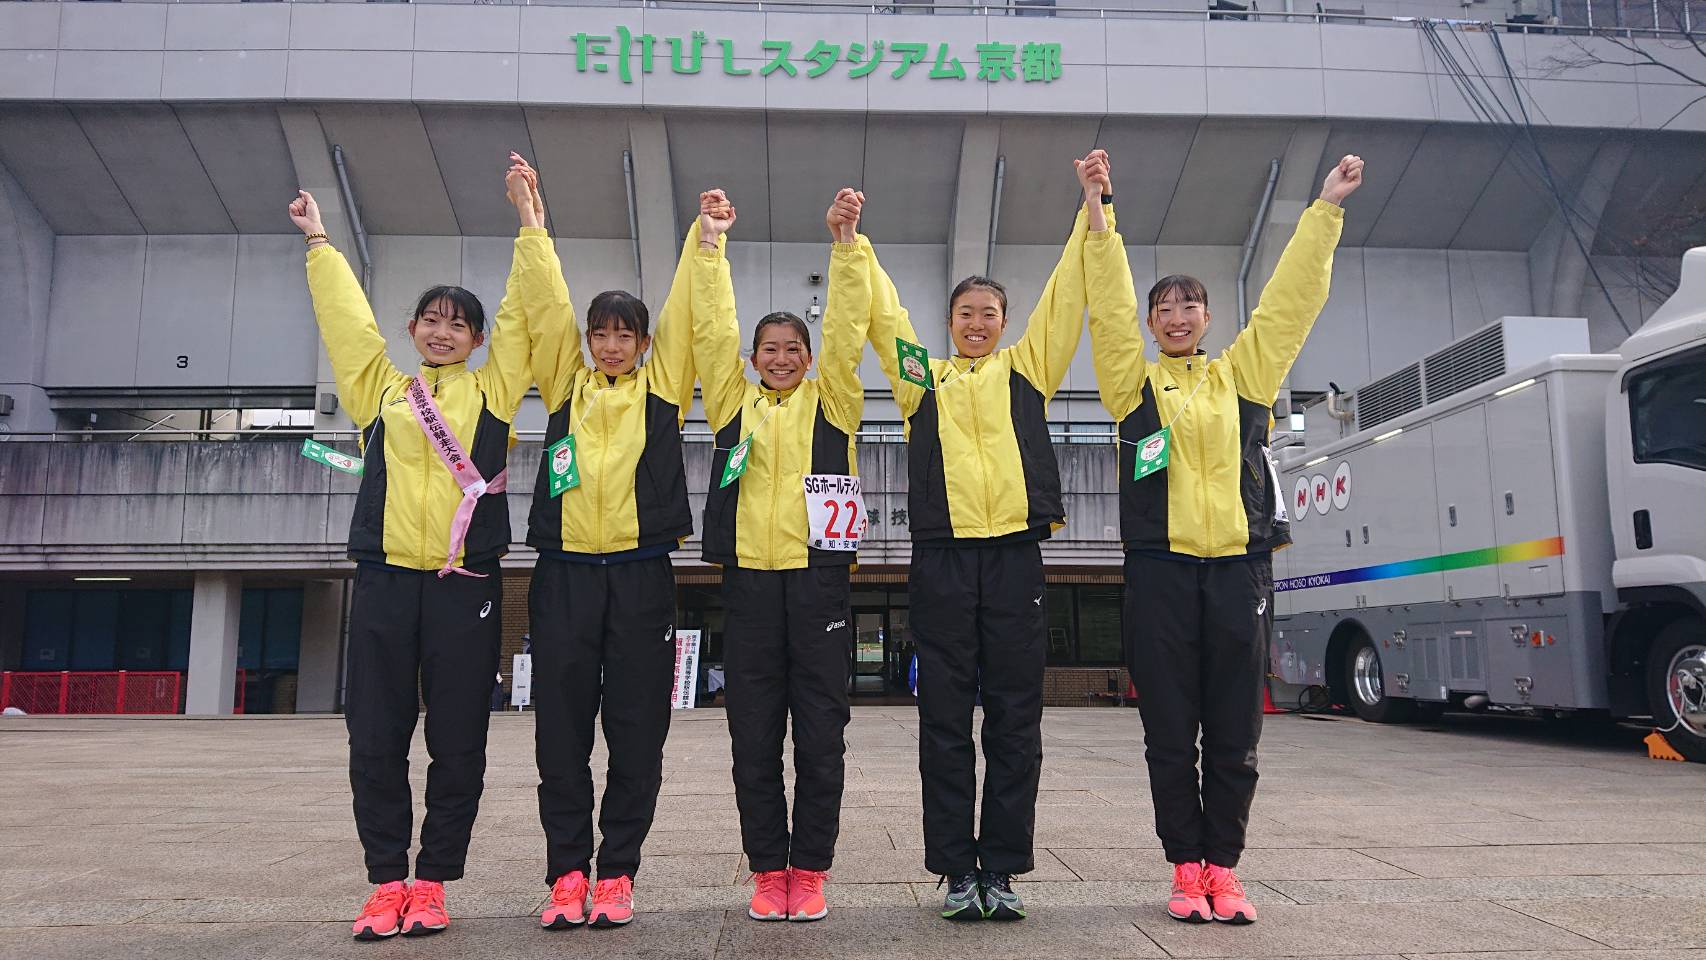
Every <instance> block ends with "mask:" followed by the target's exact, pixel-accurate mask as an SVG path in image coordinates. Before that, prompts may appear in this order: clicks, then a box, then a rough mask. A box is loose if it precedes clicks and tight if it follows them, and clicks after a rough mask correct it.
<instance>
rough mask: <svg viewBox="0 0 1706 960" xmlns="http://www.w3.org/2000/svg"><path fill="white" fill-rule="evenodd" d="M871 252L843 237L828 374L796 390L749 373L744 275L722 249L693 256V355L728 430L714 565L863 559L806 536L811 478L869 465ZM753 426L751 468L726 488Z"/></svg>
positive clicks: (832, 297)
mask: <svg viewBox="0 0 1706 960" xmlns="http://www.w3.org/2000/svg"><path fill="white" fill-rule="evenodd" d="M869 249H870V245H869V244H868V243H867V244H859V243H837V244H835V245H834V249H833V251H832V252H831V254H830V259H829V298H828V302H827V304H826V305H825V307H824V313H823V342H822V344H821V345H820V347H819V349H818V353H817V357H816V359H817V365H818V367H817V369H818V375H817V377H816V378H815V379H806V380H803V381H801V382H800V385H799V386H797V387H795V388H794V389H792V390H790V391H787V392H785V393H780V392H778V391H775V390H771V389H769V388H767V387H764V386H761V385H759V384H755V383H753V382H751V381H749V380H747V379H746V376H745V373H744V371H743V370H742V363H741V356H740V348H741V342H740V322H739V320H738V319H737V318H736V316H735V291H734V283H733V282H732V280H731V279H730V277H729V262H728V260H727V259H726V258H725V257H724V256H723V253H722V250H721V249H718V250H700V251H699V252H698V255H697V256H696V257H695V258H694V260H693V286H692V304H693V353H694V356H695V358H696V360H697V363H698V367H699V371H700V377H701V378H702V379H703V381H704V385H703V390H702V392H703V394H704V398H705V413H706V416H707V417H708V418H709V419H710V421H711V429H712V430H713V431H714V432H715V433H716V437H717V451H716V454H715V456H714V457H713V458H712V460H711V488H710V495H709V497H708V498H707V499H706V502H705V537H704V540H705V548H704V558H705V560H706V562H708V563H720V564H726V565H731V566H737V567H741V568H744V569H747V570H796V569H799V568H801V567H806V566H828V565H836V564H841V565H845V564H850V563H852V562H853V560H854V557H855V553H854V551H851V550H819V549H817V548H815V547H812V546H810V545H809V544H808V543H807V539H808V523H807V513H806V494H805V486H804V484H803V482H802V479H803V478H804V477H805V476H806V475H808V474H843V475H847V474H852V475H857V473H858V469H857V464H856V463H855V460H854V447H853V437H854V435H855V434H856V433H858V430H859V422H860V420H861V419H862V418H863V417H864V410H865V389H864V386H863V385H862V384H861V383H860V382H859V359H860V357H861V356H862V355H863V354H864V352H865V326H866V324H867V323H868V322H869V319H870V313H871V310H870V304H871V287H870V280H869V276H868V271H867V269H866V260H867V256H868V251H869ZM749 434H751V435H752V437H753V439H752V443H751V445H750V447H749V448H748V453H747V467H746V472H745V473H744V474H742V475H741V477H740V478H739V479H738V480H734V481H732V482H731V483H730V484H729V485H728V486H726V487H722V488H720V489H719V487H718V484H719V483H720V482H721V481H722V478H723V471H724V468H725V466H726V465H727V463H728V458H729V451H730V450H732V449H733V448H734V447H735V446H736V445H737V444H739V443H740V441H741V440H742V439H743V438H745V437H746V436H747V435H749Z"/></svg>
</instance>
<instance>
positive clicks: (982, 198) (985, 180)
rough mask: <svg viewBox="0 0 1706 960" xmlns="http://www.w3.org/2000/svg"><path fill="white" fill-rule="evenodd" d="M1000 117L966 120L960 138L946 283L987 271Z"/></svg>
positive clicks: (999, 139)
mask: <svg viewBox="0 0 1706 960" xmlns="http://www.w3.org/2000/svg"><path fill="white" fill-rule="evenodd" d="M1000 151H1001V121H999V120H991V119H985V118H973V119H969V120H967V121H966V129H965V133H964V135H963V136H962V138H961V140H960V174H959V180H958V186H957V187H956V189H955V191H954V212H953V221H952V223H953V226H952V228H951V232H950V234H949V237H948V283H949V284H950V285H952V284H956V283H959V282H960V281H961V280H963V279H965V278H966V277H969V276H973V275H981V274H986V273H988V272H989V269H990V266H989V225H990V222H991V220H992V218H993V217H994V216H995V160H996V157H997V156H998V155H999V154H1000Z"/></svg>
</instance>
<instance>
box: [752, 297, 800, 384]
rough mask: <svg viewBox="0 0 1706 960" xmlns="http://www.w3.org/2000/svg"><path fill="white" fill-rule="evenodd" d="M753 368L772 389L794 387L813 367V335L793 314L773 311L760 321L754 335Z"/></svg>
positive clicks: (760, 378) (759, 377)
mask: <svg viewBox="0 0 1706 960" xmlns="http://www.w3.org/2000/svg"><path fill="white" fill-rule="evenodd" d="M752 368H753V369H754V370H757V371H758V379H759V380H761V381H763V382H764V385H765V386H767V387H769V388H770V389H772V390H783V391H786V390H792V389H794V388H795V387H797V386H799V385H800V381H801V380H804V379H805V378H806V371H807V370H810V369H811V368H812V347H811V338H810V335H809V334H808V333H807V331H806V325H805V323H804V322H803V321H801V320H800V318H799V317H796V316H794V315H793V314H791V313H787V312H781V313H772V314H770V315H769V316H767V317H765V318H764V319H762V320H760V321H758V329H757V330H756V331H754V332H753V335H752Z"/></svg>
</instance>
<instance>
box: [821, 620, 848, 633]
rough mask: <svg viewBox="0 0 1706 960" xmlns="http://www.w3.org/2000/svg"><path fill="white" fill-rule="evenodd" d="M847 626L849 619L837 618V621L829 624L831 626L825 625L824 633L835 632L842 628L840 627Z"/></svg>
mask: <svg viewBox="0 0 1706 960" xmlns="http://www.w3.org/2000/svg"><path fill="white" fill-rule="evenodd" d="M845 626H847V621H845V620H836V621H834V622H832V623H830V625H829V626H827V627H824V628H823V632H824V633H833V632H834V631H836V630H840V629H841V628H843V627H845Z"/></svg>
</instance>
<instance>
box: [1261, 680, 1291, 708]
mask: <svg viewBox="0 0 1706 960" xmlns="http://www.w3.org/2000/svg"><path fill="white" fill-rule="evenodd" d="M1262 712H1263V713H1285V712H1286V711H1284V710H1281V709H1280V708H1279V707H1276V706H1274V693H1273V690H1272V689H1271V688H1270V684H1269V682H1268V681H1267V680H1263V681H1262Z"/></svg>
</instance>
